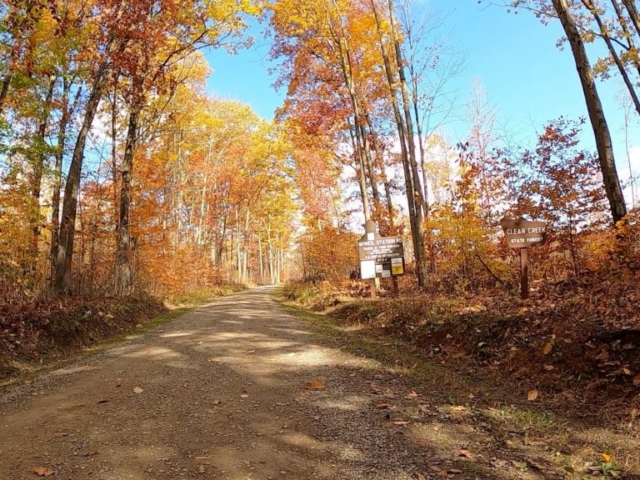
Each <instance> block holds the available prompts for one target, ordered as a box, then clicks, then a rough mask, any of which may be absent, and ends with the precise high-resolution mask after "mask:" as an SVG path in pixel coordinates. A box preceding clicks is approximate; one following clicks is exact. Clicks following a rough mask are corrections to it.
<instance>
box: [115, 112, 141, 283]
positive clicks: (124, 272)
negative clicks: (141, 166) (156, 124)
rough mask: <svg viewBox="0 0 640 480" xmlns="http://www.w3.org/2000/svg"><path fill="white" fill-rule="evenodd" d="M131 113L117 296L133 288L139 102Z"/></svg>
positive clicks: (123, 182)
mask: <svg viewBox="0 0 640 480" xmlns="http://www.w3.org/2000/svg"><path fill="white" fill-rule="evenodd" d="M132 103H133V106H132V107H131V111H130V112H129V124H128V126H127V139H126V143H125V149H124V156H123V158H122V167H121V172H122V173H121V177H122V180H121V185H120V215H119V219H118V246H117V249H116V266H115V291H116V294H117V295H129V294H130V293H131V289H132V287H133V281H132V274H131V259H130V256H131V218H130V214H131V175H132V171H133V157H134V155H135V151H136V142H137V139H138V119H139V115H140V109H141V108H140V105H139V102H138V101H136V100H134V101H133V102H132Z"/></svg>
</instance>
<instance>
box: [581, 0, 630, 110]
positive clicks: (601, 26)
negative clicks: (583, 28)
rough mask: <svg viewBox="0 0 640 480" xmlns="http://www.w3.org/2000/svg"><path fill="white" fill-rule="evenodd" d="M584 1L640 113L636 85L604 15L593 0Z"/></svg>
mask: <svg viewBox="0 0 640 480" xmlns="http://www.w3.org/2000/svg"><path fill="white" fill-rule="evenodd" d="M582 3H583V5H584V6H585V7H586V8H587V10H589V12H591V15H592V16H593V18H594V19H595V21H596V24H597V25H598V28H599V29H600V34H601V35H602V39H603V40H604V43H605V44H606V45H607V49H608V50H609V53H610V54H611V58H613V61H614V63H615V64H616V67H618V72H619V73H620V76H621V77H622V81H623V82H624V84H625V86H626V87H627V90H628V91H629V95H630V97H631V100H632V101H633V105H634V106H635V107H636V111H637V112H638V113H640V99H638V94H637V92H636V87H635V85H634V84H633V82H632V81H631V79H630V78H629V74H628V73H627V70H626V69H625V66H624V64H623V63H622V59H621V58H620V55H618V52H617V51H616V48H615V46H614V45H613V40H612V39H611V36H610V35H609V30H608V28H607V26H606V25H605V24H604V22H603V21H602V17H600V14H599V13H598V11H597V10H596V7H595V6H594V5H593V3H592V2H591V0H582ZM627 40H628V41H631V37H628V39H627Z"/></svg>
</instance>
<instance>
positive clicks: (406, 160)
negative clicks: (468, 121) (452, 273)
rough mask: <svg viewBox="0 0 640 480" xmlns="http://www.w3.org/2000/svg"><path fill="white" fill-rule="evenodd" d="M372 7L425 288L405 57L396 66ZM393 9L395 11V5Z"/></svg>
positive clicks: (421, 221)
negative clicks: (398, 91)
mask: <svg viewBox="0 0 640 480" xmlns="http://www.w3.org/2000/svg"><path fill="white" fill-rule="evenodd" d="M371 8H372V10H373V14H374V16H375V19H376V26H377V30H378V36H379V45H380V52H381V54H382V59H383V64H384V68H385V73H386V76H387V83H388V86H389V99H390V101H391V104H392V106H393V112H394V117H395V121H396V126H397V129H398V137H399V139H400V149H401V152H402V167H403V170H404V175H405V188H406V195H407V204H408V207H409V220H410V223H411V238H412V240H413V250H414V252H413V254H414V257H415V260H416V277H417V281H418V286H420V287H421V288H424V287H426V285H427V270H426V259H425V254H426V252H425V245H424V213H423V208H422V205H423V202H422V191H421V188H420V176H419V175H418V170H417V162H416V152H415V142H414V139H413V123H412V122H411V111H410V104H409V100H408V96H407V90H406V79H405V78H404V70H403V67H402V57H399V58H396V64H395V66H394V65H393V64H392V62H391V58H390V55H389V51H388V50H387V45H386V40H385V39H384V35H383V34H382V26H381V20H380V14H379V12H378V8H377V6H376V5H375V1H374V0H371ZM390 8H392V6H391V5H390ZM390 21H391V23H392V24H393V21H394V20H393V16H391V17H390ZM392 31H393V35H394V38H392V39H391V41H392V43H393V46H394V48H395V49H396V56H397V55H398V54H399V53H400V52H399V48H398V45H399V41H398V40H397V39H396V38H395V36H396V34H395V31H394V29H393V28H392ZM403 81H404V90H402V91H401V92H400V93H401V98H403V102H402V103H403V105H404V108H403V109H402V108H401V105H400V101H399V99H398V93H397V86H398V85H402V82H403ZM403 110H404V116H403Z"/></svg>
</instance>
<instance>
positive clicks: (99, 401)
mask: <svg viewBox="0 0 640 480" xmlns="http://www.w3.org/2000/svg"><path fill="white" fill-rule="evenodd" d="M97 403H98V405H100V404H101V403H109V400H107V399H106V398H105V399H102V400H98V402H97Z"/></svg>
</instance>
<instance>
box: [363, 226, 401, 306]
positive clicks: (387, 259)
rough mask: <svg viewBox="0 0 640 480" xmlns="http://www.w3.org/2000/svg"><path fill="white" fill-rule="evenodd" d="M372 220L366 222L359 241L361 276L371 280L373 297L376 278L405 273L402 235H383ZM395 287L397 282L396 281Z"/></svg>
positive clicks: (374, 295) (391, 276)
mask: <svg viewBox="0 0 640 480" xmlns="http://www.w3.org/2000/svg"><path fill="white" fill-rule="evenodd" d="M376 230H377V225H376V223H375V222H373V221H372V220H367V222H366V223H365V224H364V231H365V234H364V235H363V236H362V237H361V238H360V240H359V241H358V257H359V258H360V277H361V278H362V279H363V280H371V298H376V284H375V282H376V279H379V278H393V279H394V280H395V277H397V276H399V275H404V270H405V268H404V246H403V244H402V237H381V236H380V235H379V234H378V233H377V232H376ZM394 289H395V282H394Z"/></svg>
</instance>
